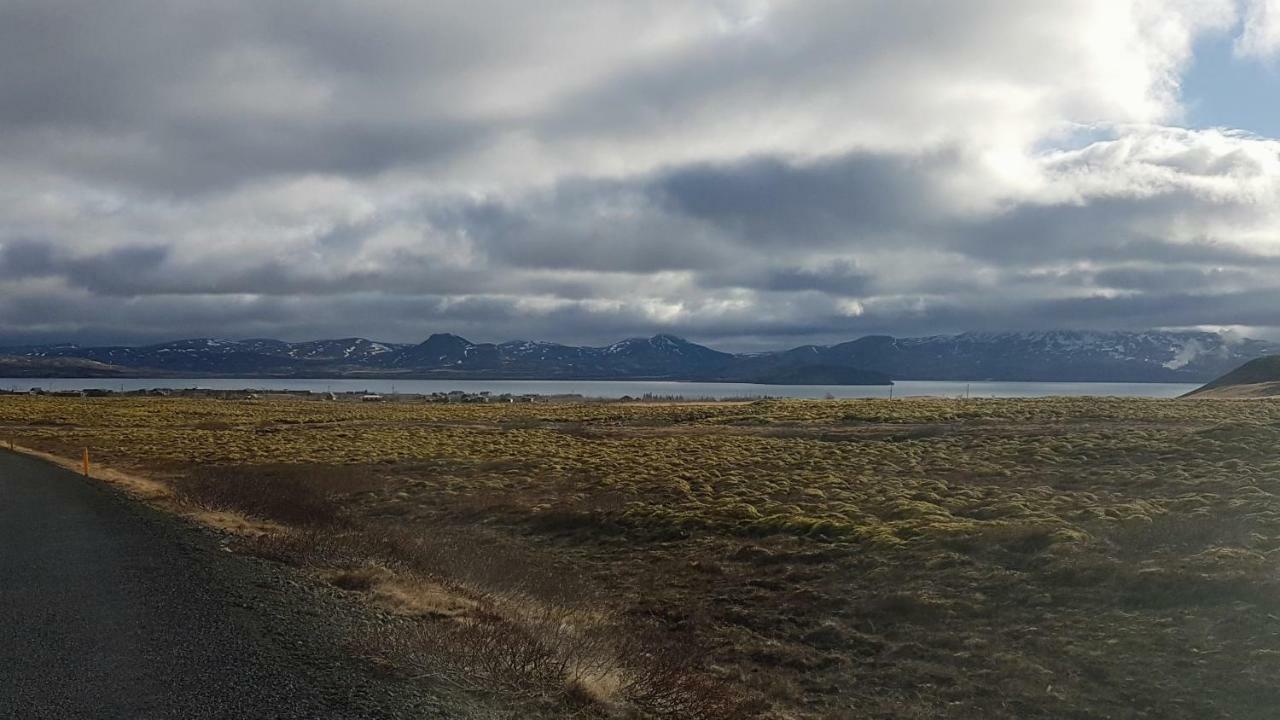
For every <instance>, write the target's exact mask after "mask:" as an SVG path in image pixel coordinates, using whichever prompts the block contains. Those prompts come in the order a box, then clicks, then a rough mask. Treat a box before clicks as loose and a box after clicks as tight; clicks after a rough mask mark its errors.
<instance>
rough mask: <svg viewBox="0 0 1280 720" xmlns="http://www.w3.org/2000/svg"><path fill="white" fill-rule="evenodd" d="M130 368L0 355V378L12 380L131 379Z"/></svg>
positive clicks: (69, 360)
mask: <svg viewBox="0 0 1280 720" xmlns="http://www.w3.org/2000/svg"><path fill="white" fill-rule="evenodd" d="M131 374H132V371H131V370H130V369H129V368H124V367H119V366H117V365H107V364H105V363H100V362H94V361H92V360H85V359H83V358H29V357H20V356H12V355H0V377H11V378H86V377H91V378H111V377H129V376H130V375H131Z"/></svg>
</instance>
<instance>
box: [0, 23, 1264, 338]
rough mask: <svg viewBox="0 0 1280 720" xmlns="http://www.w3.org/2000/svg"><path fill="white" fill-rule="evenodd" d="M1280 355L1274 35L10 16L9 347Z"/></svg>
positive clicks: (0, 279)
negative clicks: (393, 345) (1043, 334)
mask: <svg viewBox="0 0 1280 720" xmlns="http://www.w3.org/2000/svg"><path fill="white" fill-rule="evenodd" d="M1064 328H1079V329H1096V330H1146V329H1153V328H1211V329H1220V328H1221V329H1230V330H1233V331H1236V332H1239V333H1242V334H1245V335H1251V336H1255V337H1263V338H1273V339H1274V338H1280V0H1037V1H1036V2H1026V1H1025V0H702V1H700V2H692V1H682V0H560V1H558V2H555V3H531V2H527V1H526V0H457V1H454V0H433V2H430V3H421V2H392V1H390V0H359V1H358V2H357V1H355V0H352V1H337V0H298V1H294V2H285V1H282V0H220V1H219V2H217V3H209V2H184V1H183V0H166V1H165V2H155V1H152V0H116V1H115V2H110V3H104V2H98V1H96V0H79V1H76V0H5V1H4V2H0V343H2V344H16V343H25V342H61V341H73V342H99V343H108V342H110V343H116V342H120V343H143V342H150V341H159V340H166V339H174V338H182V337H204V336H213V337H230V338H245V337H275V338H280V339H285V340H306V339H316V338H326V337H348V336H363V337H370V338H374V339H378V340H385V341H397V342H413V341H418V340H421V339H422V338H425V337H426V336H427V335H428V334H430V333H433V332H454V333H458V334H461V335H464V336H466V337H468V338H470V339H472V340H476V341H504V340H511V339H533V340H550V341H557V342H567V343H579V344H606V343H609V342H612V341H615V340H618V339H621V338H624V337H631V336H643V335H652V334H655V333H672V334H676V335H681V336H685V337H688V338H690V339H693V340H696V341H699V342H704V343H707V344H710V345H713V346H716V347H720V348H724V349H732V350H754V349H766V348H779V347H790V346H795V345H800V344H803V343H811V342H813V343H832V342H840V341H844V340H848V339H851V338H854V337H858V336H861V335H866V334H873V333H887V334H894V335H899V336H910V335H926V334H936V333H952V332H963V331H1003V330H1027V329H1064Z"/></svg>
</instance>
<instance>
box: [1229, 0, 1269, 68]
mask: <svg viewBox="0 0 1280 720" xmlns="http://www.w3.org/2000/svg"><path fill="white" fill-rule="evenodd" d="M1245 5H1246V7H1247V10H1246V14H1245V18H1244V29H1243V32H1242V33H1241V35H1240V37H1239V38H1238V39H1237V40H1236V54H1237V55H1239V56H1241V57H1244V58H1252V59H1270V58H1273V57H1274V56H1275V55H1276V54H1277V53H1280V2H1277V0H1247V2H1246V3H1245Z"/></svg>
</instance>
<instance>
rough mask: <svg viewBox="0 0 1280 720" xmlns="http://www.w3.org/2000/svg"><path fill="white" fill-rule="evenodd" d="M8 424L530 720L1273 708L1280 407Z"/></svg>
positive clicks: (1072, 405) (163, 415)
mask: <svg viewBox="0 0 1280 720" xmlns="http://www.w3.org/2000/svg"><path fill="white" fill-rule="evenodd" d="M0 433H4V434H7V435H9V436H12V437H15V438H17V439H18V440H20V441H21V442H22V443H23V444H24V445H28V446H34V447H38V448H41V449H44V450H48V451H53V452H63V453H65V454H74V453H75V452H78V449H79V448H80V447H83V446H86V445H88V446H91V447H93V448H94V449H95V450H94V452H95V457H99V458H101V459H103V460H104V461H106V462H109V463H110V464H116V463H119V464H121V465H126V464H127V465H130V466H135V467H140V468H143V469H147V470H149V471H151V472H154V473H158V474H161V475H167V476H171V477H173V478H174V481H173V483H172V485H171V487H172V488H173V489H174V490H175V491H176V495H175V497H176V498H177V499H178V500H179V501H181V502H185V503H187V504H188V505H192V504H194V505H196V506H198V507H200V508H203V511H204V512H207V513H230V516H231V517H245V518H248V521H249V522H255V523H263V524H268V525H273V526H275V527H276V528H277V529H276V530H275V531H273V532H269V533H263V534H260V537H258V538H257V539H256V540H253V541H252V542H250V543H248V546H249V547H250V548H251V549H252V551H253V552H257V553H259V554H261V555H264V556H267V557H272V558H276V559H280V560H282V561H286V562H290V563H294V564H297V565H299V566H301V567H304V568H307V569H309V570H310V571H313V572H315V573H317V574H318V575H319V576H321V577H323V578H324V579H326V580H327V581H329V582H331V583H333V584H334V585H336V586H338V587H342V588H344V589H346V590H348V591H350V592H352V593H358V594H360V595H361V596H363V597H366V598H368V599H369V600H370V601H371V602H372V603H373V604H375V605H377V606H380V607H382V608H383V609H385V610H387V611H390V612H394V613H396V614H397V615H398V616H400V617H402V618H403V619H404V622H405V623H406V624H398V625H394V626H391V627H392V628H394V629H393V630H389V631H388V632H387V633H385V634H384V635H382V636H380V637H374V638H367V639H366V649H367V651H368V652H369V653H371V654H373V655H377V656H379V657H384V658H387V659H391V660H394V661H395V662H396V664H398V665H399V666H401V667H405V668H411V669H412V672H414V673H416V674H422V675H431V676H433V677H448V678H451V682H456V683H465V682H467V679H468V678H470V679H471V682H472V683H473V684H475V685H476V687H477V688H481V687H490V686H501V687H505V688H506V689H505V690H504V692H506V693H509V694H510V695H511V696H512V697H513V698H519V699H520V700H521V702H523V701H526V700H529V701H535V702H534V704H533V706H532V707H533V708H534V709H533V710H531V711H529V713H526V714H528V715H530V716H532V714H536V713H538V712H541V713H543V714H547V715H550V716H562V717H563V716H569V715H570V714H577V715H582V716H592V715H593V714H594V715H608V714H624V713H626V712H631V713H633V714H638V715H641V716H666V717H746V716H749V714H750V713H752V712H757V711H758V712H759V713H761V714H763V715H766V716H771V717H779V718H783V717H786V718H815V719H816V718H823V719H824V720H825V719H826V718H841V717H850V716H853V717H859V716H861V717H884V718H913V717H975V716H987V717H991V718H1026V717H1038V718H1061V717H1105V716H1111V717H1132V716H1136V715H1135V712H1136V711H1135V708H1143V709H1144V710H1146V711H1148V712H1149V713H1150V714H1151V715H1153V716H1154V715H1159V716H1162V717H1173V718H1205V717H1234V718H1255V717H1256V718H1264V717H1270V716H1271V713H1272V711H1273V709H1274V707H1275V706H1276V705H1277V704H1280V691H1278V690H1277V689H1276V685H1275V683H1274V678H1275V677H1278V676H1280V455H1278V454H1277V453H1276V447H1278V446H1280V403H1276V402H1249V403H1242V402H1228V401H1212V400H1197V401H1187V402H1176V401H1145V400H1120V399H1110V400H1104V399H1067V398H1053V399H1041V400H1011V401H988V400H979V401H967V402H963V401H954V400H913V401H908V402H894V403H889V402H887V401H836V402H804V401H794V402H791V401H788V402H781V401H771V402H759V403H748V404H734V405H719V404H708V405H640V404H628V405H608V404H590V405H564V406H534V405H528V406H507V407H484V406H422V405H383V406H370V405H359V404H344V403H320V402H301V401H292V402H289V401H272V402H250V403H238V402H219V401H190V400H178V399H165V400H114V399H113V400H72V399H48V398H9V399H6V400H4V401H0ZM193 460H195V461H198V464H199V465H200V466H202V469H199V470H197V471H195V472H193V471H192V470H191V468H189V467H187V465H188V464H189V463H191V462H192V461H193ZM204 466H208V467H207V468H206V467H204ZM167 487H168V486H167ZM279 527H288V528H289V529H288V530H287V531H281V530H279V529H278V528H279ZM545 703H551V705H546V704H545ZM698 713H702V714H701V715H699V714H698ZM717 713H719V714H717Z"/></svg>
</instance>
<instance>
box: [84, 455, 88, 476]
mask: <svg viewBox="0 0 1280 720" xmlns="http://www.w3.org/2000/svg"><path fill="white" fill-rule="evenodd" d="M84 476H85V477H89V448H85V449H84Z"/></svg>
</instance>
